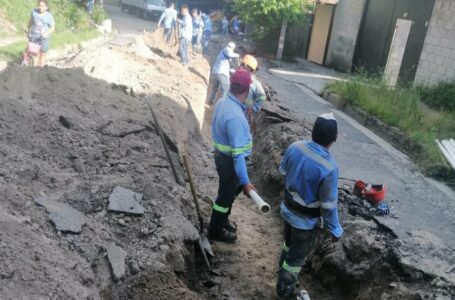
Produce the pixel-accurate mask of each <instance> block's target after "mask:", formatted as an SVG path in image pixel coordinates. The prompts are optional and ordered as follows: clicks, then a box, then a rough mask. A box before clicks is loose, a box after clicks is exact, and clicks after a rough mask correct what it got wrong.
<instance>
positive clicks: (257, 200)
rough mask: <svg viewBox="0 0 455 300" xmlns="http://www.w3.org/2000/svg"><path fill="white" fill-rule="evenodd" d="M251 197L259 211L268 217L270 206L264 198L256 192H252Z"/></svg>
mask: <svg viewBox="0 0 455 300" xmlns="http://www.w3.org/2000/svg"><path fill="white" fill-rule="evenodd" d="M250 197H251V199H253V201H254V203H256V205H257V206H258V207H259V210H260V211H261V213H263V214H264V215H268V214H269V213H270V205H268V204H267V203H266V202H265V201H264V200H262V198H261V197H260V196H259V195H258V193H256V191H254V190H251V191H250Z"/></svg>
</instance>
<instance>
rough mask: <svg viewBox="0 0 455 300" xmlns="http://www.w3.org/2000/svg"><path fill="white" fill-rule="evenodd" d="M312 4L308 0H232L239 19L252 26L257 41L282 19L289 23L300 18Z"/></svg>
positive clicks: (264, 37) (278, 24) (271, 30)
mask: <svg viewBox="0 0 455 300" xmlns="http://www.w3.org/2000/svg"><path fill="white" fill-rule="evenodd" d="M313 5H314V3H313V1H309V0H234V10H235V11H236V12H237V13H238V15H239V16H240V19H241V20H244V21H246V22H247V23H248V24H251V25H252V26H253V27H254V33H253V34H254V36H253V37H254V38H255V39H256V40H257V41H261V40H263V39H266V38H267V37H268V35H269V33H270V32H273V31H275V30H276V29H277V28H280V27H281V25H282V22H283V20H287V21H288V22H289V23H293V22H297V21H299V20H302V19H303V18H304V16H305V12H307V11H308V10H309V9H311V8H312V7H313Z"/></svg>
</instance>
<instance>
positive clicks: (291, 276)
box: [276, 268, 299, 300]
mask: <svg viewBox="0 0 455 300" xmlns="http://www.w3.org/2000/svg"><path fill="white" fill-rule="evenodd" d="M298 278H299V274H298V273H291V272H288V271H286V270H285V269H283V268H280V271H279V273H278V282H277V284H276V294H277V299H280V300H282V299H296V297H297V296H299V291H297V290H296V289H295V287H296V285H297V281H298Z"/></svg>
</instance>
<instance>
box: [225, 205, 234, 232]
mask: <svg viewBox="0 0 455 300" xmlns="http://www.w3.org/2000/svg"><path fill="white" fill-rule="evenodd" d="M231 210H232V207H230V208H229V211H228V213H227V218H226V222H225V223H224V229H226V230H227V231H229V232H232V233H237V226H236V225H235V224H234V223H232V222H231V221H230V220H229V216H230V215H231Z"/></svg>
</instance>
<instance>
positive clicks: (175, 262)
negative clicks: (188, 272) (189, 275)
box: [160, 245, 185, 273]
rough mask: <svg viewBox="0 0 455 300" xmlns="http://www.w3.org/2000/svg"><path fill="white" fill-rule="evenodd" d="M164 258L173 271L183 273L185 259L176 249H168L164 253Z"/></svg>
mask: <svg viewBox="0 0 455 300" xmlns="http://www.w3.org/2000/svg"><path fill="white" fill-rule="evenodd" d="M162 246H166V245H162ZM160 248H161V246H160ZM166 260H167V262H168V263H169V264H170V265H171V267H172V269H173V270H174V272H176V273H185V259H184V258H183V256H182V254H181V253H178V252H177V251H169V252H168V253H167V255H166Z"/></svg>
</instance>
